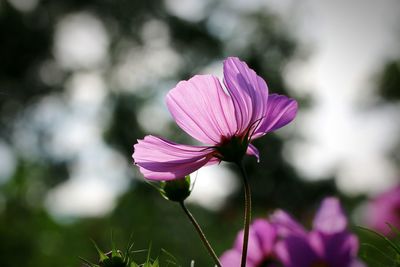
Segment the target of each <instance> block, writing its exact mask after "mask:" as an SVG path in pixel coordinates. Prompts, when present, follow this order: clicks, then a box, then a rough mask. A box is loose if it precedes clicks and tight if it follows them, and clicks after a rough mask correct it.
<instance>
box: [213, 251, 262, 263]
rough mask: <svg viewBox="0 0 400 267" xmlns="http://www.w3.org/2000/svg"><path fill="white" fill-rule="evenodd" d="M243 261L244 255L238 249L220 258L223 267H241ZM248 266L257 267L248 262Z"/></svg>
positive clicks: (226, 252) (225, 253) (227, 252)
mask: <svg viewBox="0 0 400 267" xmlns="http://www.w3.org/2000/svg"><path fill="white" fill-rule="evenodd" d="M241 260H242V254H241V253H240V252H239V251H238V250H236V249H231V250H228V251H225V252H224V253H223V254H222V255H221V257H220V262H221V264H222V267H240V263H241ZM246 266H247V267H256V265H254V264H253V263H252V262H250V261H248V260H247V262H246Z"/></svg>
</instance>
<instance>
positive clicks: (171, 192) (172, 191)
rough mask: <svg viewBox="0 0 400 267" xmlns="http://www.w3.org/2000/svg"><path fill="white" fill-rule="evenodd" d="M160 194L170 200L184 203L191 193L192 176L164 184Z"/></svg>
mask: <svg viewBox="0 0 400 267" xmlns="http://www.w3.org/2000/svg"><path fill="white" fill-rule="evenodd" d="M160 192H161V195H162V196H163V197H165V198H166V199H168V200H171V201H176V202H183V201H184V200H185V199H186V198H187V197H188V196H189V195H190V193H191V190H190V175H187V176H186V177H184V178H182V179H176V180H171V181H165V182H162V184H161V190H160Z"/></svg>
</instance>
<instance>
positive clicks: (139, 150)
mask: <svg viewBox="0 0 400 267" xmlns="http://www.w3.org/2000/svg"><path fill="white" fill-rule="evenodd" d="M134 150H135V151H134V153H133V155H132V157H133V158H134V161H135V164H136V165H138V166H139V169H140V172H141V173H142V174H143V175H144V177H145V178H147V179H150V180H172V179H177V178H182V177H185V176H186V175H188V174H190V173H192V172H194V171H196V170H198V169H199V168H201V167H202V166H204V165H210V164H215V163H218V162H219V160H218V159H216V158H213V153H214V150H213V149H212V148H210V147H205V146H189V145H181V144H176V143H174V142H171V141H168V140H165V139H162V138H158V137H155V136H151V135H149V136H146V137H145V138H144V139H143V140H139V141H138V143H137V144H136V145H135V146H134Z"/></svg>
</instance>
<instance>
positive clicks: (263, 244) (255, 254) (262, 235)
mask: <svg viewBox="0 0 400 267" xmlns="http://www.w3.org/2000/svg"><path fill="white" fill-rule="evenodd" d="M276 241H277V232H276V229H275V227H274V226H273V225H272V224H271V223H269V222H268V221H267V220H264V219H257V220H255V221H254V222H253V223H252V224H251V226H250V232H249V248H248V254H247V263H246V266H248V267H259V266H265V267H277V266H280V265H277V264H278V262H277V259H276V257H275V254H274V249H275V244H276ZM242 247H243V231H240V232H239V234H238V235H237V237H236V241H235V244H234V247H233V248H232V249H230V250H228V251H226V252H224V253H223V254H222V256H221V257H220V260H221V264H222V266H223V267H239V266H240V261H241V255H242Z"/></svg>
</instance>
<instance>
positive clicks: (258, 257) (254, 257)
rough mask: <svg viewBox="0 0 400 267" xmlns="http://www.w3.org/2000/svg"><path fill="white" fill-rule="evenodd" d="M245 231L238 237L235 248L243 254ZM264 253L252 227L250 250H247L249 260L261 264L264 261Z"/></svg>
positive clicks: (250, 231)
mask: <svg viewBox="0 0 400 267" xmlns="http://www.w3.org/2000/svg"><path fill="white" fill-rule="evenodd" d="M243 234H244V233H243V230H241V231H240V232H239V234H238V235H237V237H236V240H235V244H234V248H235V249H236V250H237V251H239V252H240V254H241V253H242V249H243ZM264 254H265V253H264V251H263V250H262V247H261V246H260V243H259V240H258V237H257V233H256V232H255V231H254V229H253V228H252V226H251V227H250V230H249V243H248V250H247V260H248V261H249V262H252V263H255V264H257V263H260V262H261V261H262V260H263V259H264Z"/></svg>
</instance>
